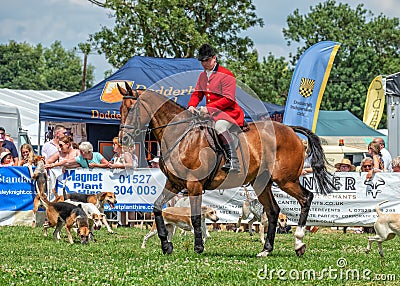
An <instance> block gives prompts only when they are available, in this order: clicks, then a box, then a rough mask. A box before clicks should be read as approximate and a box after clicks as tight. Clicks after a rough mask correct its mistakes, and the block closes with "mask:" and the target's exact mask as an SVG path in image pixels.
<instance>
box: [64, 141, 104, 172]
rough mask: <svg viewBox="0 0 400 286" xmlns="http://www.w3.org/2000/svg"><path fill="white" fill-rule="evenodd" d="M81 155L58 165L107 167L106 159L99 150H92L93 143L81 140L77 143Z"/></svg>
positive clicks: (67, 166) (68, 166)
mask: <svg viewBox="0 0 400 286" xmlns="http://www.w3.org/2000/svg"><path fill="white" fill-rule="evenodd" d="M79 151H80V153H81V155H79V156H77V157H75V158H72V159H68V160H64V161H62V162H61V164H60V166H63V167H66V168H78V167H82V168H108V165H109V163H108V161H107V159H106V158H104V156H103V155H101V153H99V152H93V145H92V144H91V143H90V142H86V141H85V142H82V143H81V144H79Z"/></svg>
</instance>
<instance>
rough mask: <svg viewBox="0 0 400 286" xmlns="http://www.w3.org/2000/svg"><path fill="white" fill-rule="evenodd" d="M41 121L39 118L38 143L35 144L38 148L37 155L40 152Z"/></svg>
mask: <svg viewBox="0 0 400 286" xmlns="http://www.w3.org/2000/svg"><path fill="white" fill-rule="evenodd" d="M41 123H42V122H41V121H40V120H39V128H38V142H37V143H38V144H37V146H38V148H37V155H39V154H40V129H41Z"/></svg>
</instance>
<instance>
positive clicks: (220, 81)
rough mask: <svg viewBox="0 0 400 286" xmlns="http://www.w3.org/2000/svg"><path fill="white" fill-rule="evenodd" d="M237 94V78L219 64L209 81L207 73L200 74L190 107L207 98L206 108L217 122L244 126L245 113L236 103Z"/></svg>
mask: <svg viewBox="0 0 400 286" xmlns="http://www.w3.org/2000/svg"><path fill="white" fill-rule="evenodd" d="M235 92H236V79H235V76H234V75H233V74H232V72H231V71H230V70H228V69H226V68H224V67H222V66H220V65H219V64H218V63H217V65H216V66H215V68H214V70H213V72H212V74H211V75H210V78H209V79H208V78H207V74H206V72H205V71H203V72H201V73H200V76H199V78H198V80H197V84H196V88H195V91H194V92H193V93H192V96H191V97H190V100H189V103H188V107H189V106H193V107H196V106H197V105H198V104H199V102H200V101H201V100H202V99H203V97H204V96H206V107H207V109H208V112H209V113H210V115H211V116H212V118H213V119H214V120H215V121H217V120H221V119H224V120H227V121H229V122H232V123H234V124H237V125H239V126H243V124H244V113H243V110H242V108H241V107H240V106H239V104H238V103H237V102H236V97H235Z"/></svg>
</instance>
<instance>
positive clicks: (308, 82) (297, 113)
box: [283, 41, 340, 132]
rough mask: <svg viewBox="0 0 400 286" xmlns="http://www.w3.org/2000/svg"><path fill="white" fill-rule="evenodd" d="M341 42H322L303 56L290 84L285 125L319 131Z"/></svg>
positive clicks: (284, 116)
mask: <svg viewBox="0 0 400 286" xmlns="http://www.w3.org/2000/svg"><path fill="white" fill-rule="evenodd" d="M339 45H340V44H339V43H336V42H331V41H322V42H319V43H317V44H315V45H313V46H311V47H310V48H308V49H307V50H306V51H305V52H304V53H303V54H302V55H301V57H300V59H299V61H298V63H297V65H296V67H295V70H294V73H293V76H292V81H291V82H290V88H289V94H288V98H287V100H286V106H285V113H284V115H283V123H284V124H286V125H297V126H303V127H305V128H308V129H310V130H312V131H313V132H315V128H316V127H317V119H318V112H319V106H320V105H321V100H322V96H323V95H324V91H325V87H326V83H327V81H328V77H329V74H330V72H331V68H332V64H333V60H334V59H335V56H336V53H337V51H338V49H339Z"/></svg>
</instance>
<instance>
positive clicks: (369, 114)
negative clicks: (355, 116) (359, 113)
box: [363, 75, 385, 129]
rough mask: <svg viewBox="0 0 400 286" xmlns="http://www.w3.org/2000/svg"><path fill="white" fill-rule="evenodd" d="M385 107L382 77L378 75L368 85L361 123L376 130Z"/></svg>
mask: <svg viewBox="0 0 400 286" xmlns="http://www.w3.org/2000/svg"><path fill="white" fill-rule="evenodd" d="M384 107H385V91H384V89H383V84H382V76H381V75H378V76H377V77H376V78H374V79H373V80H372V82H371V84H370V85H369V88H368V93H367V99H366V101H365V107H364V116H363V121H364V123H365V124H367V125H368V126H370V127H371V128H374V129H377V128H378V125H379V122H380V121H381V118H382V115H383V108H384Z"/></svg>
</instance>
